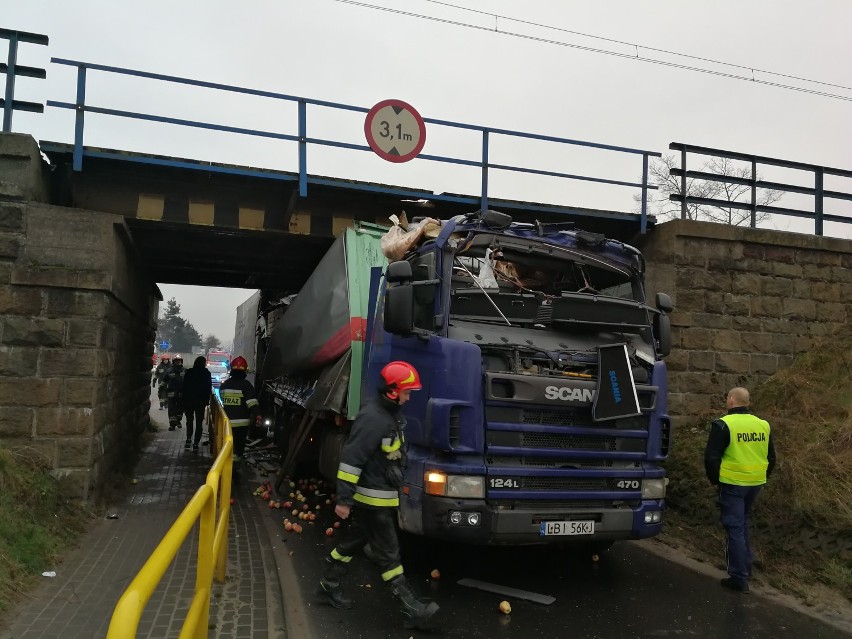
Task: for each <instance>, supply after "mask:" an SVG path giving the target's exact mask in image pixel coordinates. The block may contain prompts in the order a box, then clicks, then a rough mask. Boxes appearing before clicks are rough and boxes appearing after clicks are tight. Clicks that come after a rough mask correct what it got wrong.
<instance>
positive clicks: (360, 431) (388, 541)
mask: <svg viewBox="0 0 852 639" xmlns="http://www.w3.org/2000/svg"><path fill="white" fill-rule="evenodd" d="M420 388H421V385H420V377H419V375H418V374H417V371H416V370H415V368H414V367H413V366H412V365H411V364H408V363H407V362H391V363H389V364H388V365H387V366H385V367H384V368H383V369H382V371H381V380H380V384H379V389H378V390H379V396H378V397H376V398H375V399H374V400H373V401H372V402H370V403H369V404H367V405H366V406H364V408H362V409H361V411H360V412H359V413H358V416H357V417H356V418H355V422H354V423H353V425H352V432H351V433H350V434H349V437H348V439H347V440H346V443H345V444H344V446H343V450H342V452H341V456H340V467H339V469H338V471H337V494H338V501H337V506H336V507H335V509H334V512H335V514H337V516H338V517H340V518H341V519H347V518H348V517H349V516H350V515H351V516H352V524H351V526H350V527H349V530H348V531H347V533H346V534H345V536H344V539H343V541H342V542H341V543H340V544H338V545H337V547H336V548H335V549H334V550H332V551H331V554H330V555H329V556H328V557H326V558H325V566H324V571H323V577H322V579H321V580H320V585H319V589H318V590H317V596H318V597H319V599H320V601H321V602H322V603H325V604H328V605H331V606H333V607H335V608H342V609H346V608H351V607H352V601H351V600H350V599H349V598H348V597H346V596H345V595H344V594H343V591H342V589H341V583H340V582H341V579H342V577H343V575H344V574H345V572H346V566H347V564H348V563H349V562H350V561H351V559H352V556H353V555H354V554H355V553H356V552H358V551H359V550H362V549H363V548H364V546H365V545H366V544H368V543H369V544H370V549H371V550H372V553H371V555H372V557H371V558H372V559H373V561H374V562H375V563H376V565H377V567H378V568H379V570H380V571H381V575H382V580H383V581H384V582H385V583H387V584H389V586H390V590H391V593H392V594H393V596H394V597H395V598H396V599H397V600H398V601H399V604H400V608H401V610H402V613H403V615H405V626H406V627H407V628H421V629H422V628H424V627H426V626H427V625H428V623H429V621H430V620H431V619H432V618H433V617H434V616H435V613H437V612H438V610H439V608H438V604H436V603H435V602H433V601H423V600H420V599H418V598H417V597H415V595H414V593H413V592H412V590H411V586H410V585H409V583H408V581H407V580H406V578H405V575H404V574H403V568H402V563H401V559H400V552H399V540H398V539H397V534H396V527H395V521H396V518H397V508H398V507H399V490H400V488H401V487H402V483H403V468H404V463H405V450H404V448H403V442H404V439H403V431H404V429H405V418H404V417H403V416H402V412H401V408H402V405H403V404H405V402H407V401H408V399H409V396H410V394H411V391H415V390H419V389H420Z"/></svg>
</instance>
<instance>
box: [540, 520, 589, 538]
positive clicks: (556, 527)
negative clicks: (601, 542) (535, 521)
mask: <svg viewBox="0 0 852 639" xmlns="http://www.w3.org/2000/svg"><path fill="white" fill-rule="evenodd" d="M539 534H540V535H541V536H542V537H549V536H551V535H594V534H595V522H593V521H543V522H541V526H540V527H539Z"/></svg>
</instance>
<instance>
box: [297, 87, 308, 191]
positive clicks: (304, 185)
mask: <svg viewBox="0 0 852 639" xmlns="http://www.w3.org/2000/svg"><path fill="white" fill-rule="evenodd" d="M307 139H308V105H307V103H306V102H305V101H304V100H299V197H307V196H308V142H307Z"/></svg>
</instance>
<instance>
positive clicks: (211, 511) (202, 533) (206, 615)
mask: <svg viewBox="0 0 852 639" xmlns="http://www.w3.org/2000/svg"><path fill="white" fill-rule="evenodd" d="M211 483H212V484H218V482H215V481H214V482H211V481H210V479H209V478H208V480H207V485H208V486H210V484H211ZM210 488H212V490H213V498H212V499H208V500H207V501H206V502H205V503H204V507H203V508H202V509H201V519H200V521H199V524H198V568H197V570H196V573H195V590H196V592H198V591H204V590H208V591H209V589H210V584H211V583H212V581H213V565H214V562H215V561H216V557H215V556H214V548H213V539H214V537H215V532H216V498H217V494H216V493H217V492H218V488H219V487H218V485H213V486H210ZM200 608H201V612H200V613H199V622H198V626H196V630H195V639H207V630H208V626H209V625H210V622H209V619H210V597H206V598H205V600H204V602H203V603H202V604H201V605H200Z"/></svg>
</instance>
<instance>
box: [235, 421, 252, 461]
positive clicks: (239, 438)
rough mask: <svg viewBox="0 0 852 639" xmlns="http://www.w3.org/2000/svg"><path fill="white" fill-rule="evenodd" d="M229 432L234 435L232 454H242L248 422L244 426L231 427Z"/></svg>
mask: <svg viewBox="0 0 852 639" xmlns="http://www.w3.org/2000/svg"><path fill="white" fill-rule="evenodd" d="M231 432H232V433H233V435H234V455H239V456H240V457H242V456H243V453H244V452H245V451H246V439H248V432H249V427H248V424H246V425H245V426H237V427H236V428H233V429H231Z"/></svg>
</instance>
